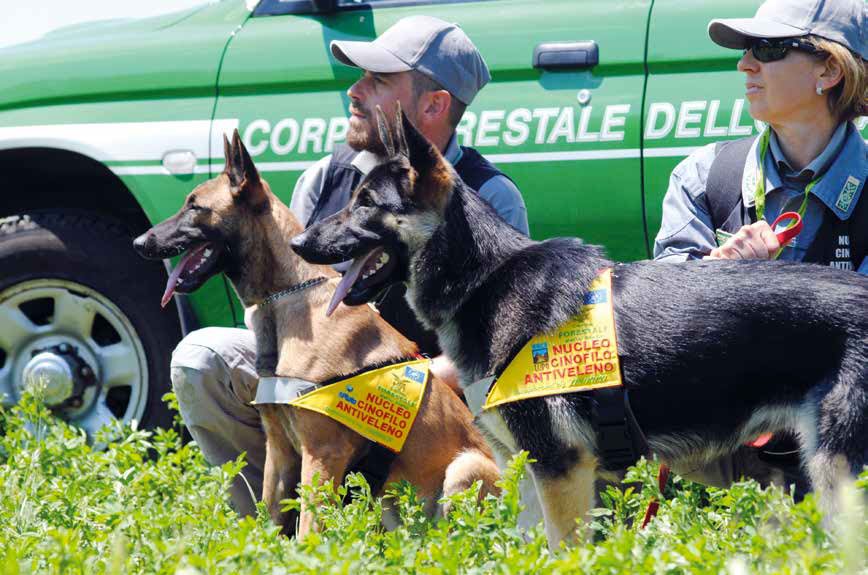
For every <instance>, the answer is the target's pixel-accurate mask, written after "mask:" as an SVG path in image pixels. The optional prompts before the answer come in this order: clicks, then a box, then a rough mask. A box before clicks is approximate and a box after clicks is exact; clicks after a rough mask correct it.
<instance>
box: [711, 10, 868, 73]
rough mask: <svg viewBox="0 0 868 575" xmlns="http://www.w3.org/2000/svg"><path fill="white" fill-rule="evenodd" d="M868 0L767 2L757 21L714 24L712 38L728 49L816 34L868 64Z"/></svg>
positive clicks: (713, 22)
mask: <svg viewBox="0 0 868 575" xmlns="http://www.w3.org/2000/svg"><path fill="white" fill-rule="evenodd" d="M866 20H868V4H866V3H865V0H766V2H763V4H762V5H761V6H760V7H759V9H758V10H757V11H756V15H755V16H754V17H753V18H727V19H721V20H712V21H711V22H710V23H709V24H708V35H709V36H711V39H712V40H713V41H714V42H715V43H717V44H720V45H721V46H723V47H725V48H735V49H744V48H747V46H748V44H749V42H750V39H752V38H770V39H773V38H798V37H800V36H807V35H808V34H813V35H815V36H819V37H821V38H825V39H826V40H831V41H833V42H837V43H839V44H842V45H843V46H846V47H847V48H849V49H850V51H852V52H853V53H855V54H858V55H860V56H861V57H862V59H863V60H868V40H866V38H865V36H866V30H865V25H866Z"/></svg>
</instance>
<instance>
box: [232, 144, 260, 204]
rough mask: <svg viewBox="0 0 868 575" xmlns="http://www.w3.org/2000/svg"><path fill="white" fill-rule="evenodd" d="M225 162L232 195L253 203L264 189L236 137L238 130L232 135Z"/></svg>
mask: <svg viewBox="0 0 868 575" xmlns="http://www.w3.org/2000/svg"><path fill="white" fill-rule="evenodd" d="M228 158H229V159H228V160H227V168H226V171H227V173H228V174H229V182H230V184H231V186H232V194H233V195H234V196H235V197H237V198H240V199H244V200H246V201H249V202H253V203H255V202H256V200H257V199H259V197H260V196H262V195H263V193H264V189H263V187H262V182H261V181H260V180H259V172H258V171H257V170H256V166H255V165H254V164H253V160H252V159H251V158H250V154H249V153H248V152H247V148H246V147H245V146H244V142H242V141H241V136H239V135H238V129H237V128H236V129H235V132H234V133H233V134H232V146H231V151H230V152H229V155H228Z"/></svg>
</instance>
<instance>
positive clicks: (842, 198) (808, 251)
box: [654, 0, 868, 485]
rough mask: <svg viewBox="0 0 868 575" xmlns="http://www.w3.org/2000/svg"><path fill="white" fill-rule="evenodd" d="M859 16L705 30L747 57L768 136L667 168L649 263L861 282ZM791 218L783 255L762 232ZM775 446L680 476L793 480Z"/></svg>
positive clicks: (751, 92) (821, 6) (840, 7)
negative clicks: (795, 228) (782, 262)
mask: <svg viewBox="0 0 868 575" xmlns="http://www.w3.org/2000/svg"><path fill="white" fill-rule="evenodd" d="M866 14H868V5H866V4H865V3H864V1H863V0H826V1H818V0H768V1H767V2H765V3H763V4H762V5H761V6H760V7H759V9H758V10H757V13H756V15H755V16H754V17H753V18H745V19H729V20H713V21H712V22H711V23H710V24H709V27H708V32H709V35H710V36H711V39H712V40H713V41H714V42H716V43H717V44H720V45H721V46H724V47H726V48H733V49H739V50H744V55H743V56H742V57H741V59H740V60H739V62H738V70H739V71H741V72H743V73H744V75H745V93H746V97H747V99H748V101H749V103H750V115H751V116H752V117H753V118H754V119H755V120H760V121H762V122H764V123H765V124H767V126H768V127H767V128H766V129H765V130H764V131H763V132H762V133H761V134H760V135H759V136H756V137H750V138H746V139H744V140H736V141H733V142H726V143H723V144H716V145H715V144H711V145H708V146H705V147H703V148H700V149H699V150H697V151H696V152H694V153H693V154H691V155H690V156H689V157H688V158H686V159H685V160H684V161H682V162H681V163H680V164H679V165H678V166H677V167H676V168H675V170H673V172H672V176H671V178H670V181H669V189H668V191H667V192H666V197H665V199H664V201H663V220H662V224H661V227H660V231H659V233H658V234H657V238H656V240H655V244H654V257H655V259H659V260H663V261H671V262H677V261H685V260H693V259H715V258H718V259H751V258H752V259H776V258H777V259H787V260H795V261H807V262H816V263H820V264H824V265H832V266H835V267H839V268H843V269H852V270H855V271H858V272H859V273H862V274H868V258H866V257H865V254H866V250H868V200H865V199H864V198H863V196H864V195H865V191H864V188H865V181H866V179H868V145H866V142H865V140H864V139H863V137H862V135H861V134H860V133H859V131H858V129H857V128H856V127H855V125H854V124H853V120H854V119H856V118H857V117H859V116H862V115H866V114H868V101H866V97H868V65H866V59H868V45H866V34H868V32H866V28H865V25H866V20H868V18H866ZM787 211H795V212H798V213H799V214H800V215H801V216H802V219H803V222H804V228H803V230H802V232H801V233H800V234H799V235H798V236H797V237H796V239H795V240H793V241H792V242H791V243H789V244H788V245H787V246H786V247H784V248H783V249H781V246H780V245H779V243H778V240H777V238H776V237H775V231H776V230H772V228H771V227H770V225H769V224H770V222H773V221H774V220H775V219H776V218H777V217H778V215H779V214H781V213H783V212H787ZM777 231H779V230H777ZM757 352H758V353H761V352H762V350H757ZM773 441H775V442H776V443H777V445H775V446H774V447H775V449H773V450H771V449H768V448H766V451H765V452H763V451H758V450H756V449H750V448H745V449H742V450H741V451H739V452H738V453H737V455H736V456H734V457H732V458H729V457H727V458H725V460H720V461H716V462H713V463H712V464H711V465H709V466H707V467H706V468H702V469H698V470H681V471H688V472H692V473H688V476H690V477H691V478H695V479H697V480H699V481H702V482H704V483H708V484H713V485H727V484H729V483H731V482H732V481H733V480H737V479H738V478H739V477H740V476H742V475H746V476H751V477H755V478H757V479H760V480H762V481H764V482H768V481H772V480H774V479H775V478H777V479H780V475H779V473H777V471H779V470H780V469H777V470H776V469H774V466H775V465H777V464H784V465H782V466H781V465H778V467H785V468H786V467H790V470H791V471H792V472H793V473H794V474H795V475H798V473H799V472H798V462H797V461H789V462H788V461H787V460H786V458H784V459H783V460H781V459H780V458H778V459H777V460H776V459H775V456H774V455H771V454H769V453H768V451H775V452H781V451H787V450H788V449H787V446H786V442H787V440H786V438H784V439H780V438H778V439H776V440H773ZM782 443H783V444H782ZM766 463H771V464H772V467H770V466H769V465H766ZM787 463H790V464H793V463H794V464H795V465H789V466H788V465H786V464H787ZM787 479H788V480H794V479H795V477H794V476H792V475H791V476H789V477H788V478H787Z"/></svg>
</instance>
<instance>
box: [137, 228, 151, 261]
mask: <svg viewBox="0 0 868 575" xmlns="http://www.w3.org/2000/svg"><path fill="white" fill-rule="evenodd" d="M154 245H155V244H154V239H153V236H152V235H151V233H150V232H145V233H143V234H142V235H140V236H139V237H137V238H136V239H134V240H133V249H134V250H136V252H137V253H138V254H139V255H140V256H142V257H144V258H152V257H154Z"/></svg>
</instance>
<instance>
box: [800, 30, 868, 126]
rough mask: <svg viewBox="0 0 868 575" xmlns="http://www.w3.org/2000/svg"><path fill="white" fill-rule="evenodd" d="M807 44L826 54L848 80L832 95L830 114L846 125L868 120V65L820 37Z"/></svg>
mask: <svg viewBox="0 0 868 575" xmlns="http://www.w3.org/2000/svg"><path fill="white" fill-rule="evenodd" d="M807 40H808V41H809V42H810V43H811V44H813V45H814V46H816V47H817V48H818V49H820V50H822V51H823V52H825V53H826V55H827V56H826V57H827V58H832V59H833V60H834V61H835V62H836V63H837V64H838V66H840V68H841V70H842V72H843V74H844V77H843V78H842V79H841V81H840V82H838V84H837V85H836V86H835V87H834V88H832V89H831V90H830V91H829V92H828V94H829V100H828V101H829V110H830V111H831V112H832V115H834V116H835V117H836V118H838V120H840V121H842V122H846V121H849V120H854V119H856V118H858V117H859V116H868V64H866V62H865V60H863V59H862V58H861V57H859V56H858V55H857V54H854V53H853V52H851V51H850V50H849V49H848V48H846V47H844V46H842V45H841V44H838V43H837V42H832V41H831V40H826V39H824V38H819V37H817V36H808V38H807Z"/></svg>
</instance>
